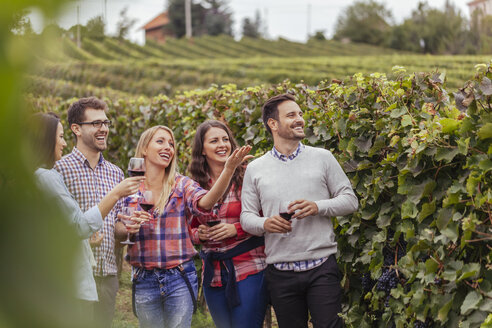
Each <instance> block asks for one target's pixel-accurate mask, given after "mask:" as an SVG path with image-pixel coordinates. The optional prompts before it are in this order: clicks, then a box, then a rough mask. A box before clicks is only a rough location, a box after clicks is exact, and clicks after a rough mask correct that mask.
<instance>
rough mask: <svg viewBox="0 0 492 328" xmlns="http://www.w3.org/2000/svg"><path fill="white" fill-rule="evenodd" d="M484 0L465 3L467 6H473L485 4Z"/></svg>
mask: <svg viewBox="0 0 492 328" xmlns="http://www.w3.org/2000/svg"><path fill="white" fill-rule="evenodd" d="M485 1H486V0H475V1H470V2H468V3H467V5H468V6H473V5H476V4H479V3H481V2H485Z"/></svg>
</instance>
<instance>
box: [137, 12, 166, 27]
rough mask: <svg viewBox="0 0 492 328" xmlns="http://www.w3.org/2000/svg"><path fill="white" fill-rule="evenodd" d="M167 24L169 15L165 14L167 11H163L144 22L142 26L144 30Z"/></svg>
mask: <svg viewBox="0 0 492 328" xmlns="http://www.w3.org/2000/svg"><path fill="white" fill-rule="evenodd" d="M167 24H169V17H168V16H167V11H164V12H162V13H160V14H159V15H157V16H156V17H154V18H153V19H152V20H151V21H150V22H148V23H147V24H145V25H144V26H143V27H142V28H143V29H144V30H151V29H154V28H157V27H162V26H164V25H167Z"/></svg>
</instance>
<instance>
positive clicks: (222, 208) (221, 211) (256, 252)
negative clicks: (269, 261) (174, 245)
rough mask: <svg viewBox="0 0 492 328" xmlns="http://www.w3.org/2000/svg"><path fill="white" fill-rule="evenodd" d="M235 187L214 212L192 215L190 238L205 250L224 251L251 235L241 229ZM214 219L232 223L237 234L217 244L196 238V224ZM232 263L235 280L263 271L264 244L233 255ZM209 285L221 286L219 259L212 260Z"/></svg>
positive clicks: (233, 186) (238, 199)
mask: <svg viewBox="0 0 492 328" xmlns="http://www.w3.org/2000/svg"><path fill="white" fill-rule="evenodd" d="M235 189H236V188H235V185H232V187H231V189H230V191H229V193H228V194H227V197H226V198H225V200H224V202H223V203H219V204H218V206H219V208H218V211H217V210H216V211H214V212H215V213H212V214H211V215H201V216H194V217H193V220H192V222H191V227H192V229H191V237H192V240H193V242H194V243H195V244H200V243H201V244H202V245H203V250H204V251H205V252H208V251H214V252H225V251H228V250H230V249H232V248H234V247H235V246H237V245H238V244H239V243H241V242H243V241H245V240H247V239H249V238H250V237H251V235H250V234H248V233H247V232H245V231H244V230H243V228H242V227H241V223H240V222H239V217H240V215H241V189H239V190H238V195H236V192H235ZM216 208H217V207H216ZM214 220H222V222H223V223H230V224H234V226H235V227H236V230H237V236H235V237H231V238H228V239H226V240H224V241H222V242H221V243H219V244H217V242H214V244H212V245H210V243H209V242H207V241H205V242H202V241H201V240H200V239H199V238H198V226H199V225H200V224H205V223H206V222H207V221H214ZM232 263H233V264H234V268H235V269H236V281H241V280H244V279H246V277H247V276H249V275H253V274H256V273H258V272H260V271H263V270H264V269H265V267H266V262H265V246H260V247H257V248H255V249H252V250H250V251H249V252H246V253H243V254H241V255H238V256H236V257H233V258H232ZM202 279H203V271H202ZM210 286H212V287H220V286H222V282H221V276H220V262H219V261H214V277H213V278H212V282H211V283H210Z"/></svg>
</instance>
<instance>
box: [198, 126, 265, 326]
mask: <svg viewBox="0 0 492 328" xmlns="http://www.w3.org/2000/svg"><path fill="white" fill-rule="evenodd" d="M237 147H238V146H237V143H236V141H235V140H234V137H233V136H232V133H231V131H230V129H229V128H228V127H227V126H226V125H225V124H224V123H222V122H220V121H215V120H209V121H206V122H203V123H202V124H201V125H200V126H199V127H198V129H197V132H196V135H195V139H194V142H193V150H192V161H191V164H190V167H189V170H190V173H191V176H192V178H193V179H194V180H196V181H198V182H199V184H200V186H202V187H203V188H204V189H210V188H212V187H213V186H214V184H215V183H216V181H217V178H218V176H219V175H220V174H221V173H222V170H223V169H224V164H225V160H226V159H227V157H228V156H229V155H230V154H231V153H232V152H234V151H235V149H237ZM244 171H245V167H244V166H242V167H239V168H238V169H237V170H236V172H235V173H234V175H233V178H232V179H231V182H230V184H229V186H228V188H227V191H226V193H225V194H224V196H223V197H222V199H221V200H220V201H219V202H218V203H217V205H216V206H215V207H214V211H213V213H212V214H211V215H202V216H196V217H195V218H194V220H193V222H192V227H194V228H193V229H192V236H193V237H192V238H193V241H194V242H195V243H201V244H202V245H203V248H202V254H201V256H202V258H203V268H204V270H203V290H204V294H205V299H206V301H207V304H208V308H209V310H210V313H211V315H212V318H213V320H214V323H215V325H216V326H217V327H219V328H241V327H262V326H263V319H264V317H265V311H266V306H267V290H266V286H265V282H264V278H263V270H264V269H265V267H266V263H265V253H264V248H265V247H264V241H263V237H256V236H252V235H250V234H248V233H246V232H245V231H243V229H242V228H241V223H240V220H239V218H240V214H241V187H242V182H243V176H244ZM197 226H198V227H197Z"/></svg>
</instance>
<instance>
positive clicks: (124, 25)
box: [116, 7, 137, 39]
mask: <svg viewBox="0 0 492 328" xmlns="http://www.w3.org/2000/svg"><path fill="white" fill-rule="evenodd" d="M127 11H128V7H125V8H123V9H122V10H121V11H120V18H119V20H118V23H116V33H117V36H118V38H119V39H123V38H126V37H127V36H128V32H130V30H131V29H132V28H133V26H134V25H135V23H136V22H137V19H135V18H129V17H128V16H127Z"/></svg>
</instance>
